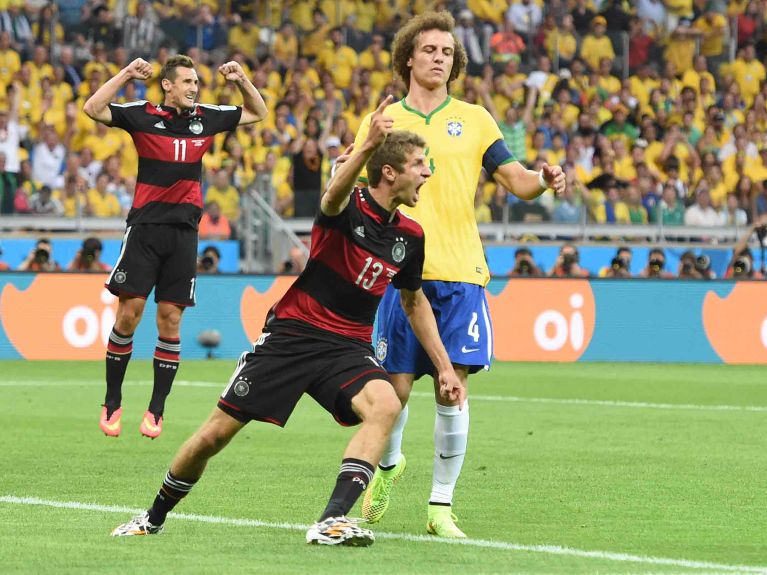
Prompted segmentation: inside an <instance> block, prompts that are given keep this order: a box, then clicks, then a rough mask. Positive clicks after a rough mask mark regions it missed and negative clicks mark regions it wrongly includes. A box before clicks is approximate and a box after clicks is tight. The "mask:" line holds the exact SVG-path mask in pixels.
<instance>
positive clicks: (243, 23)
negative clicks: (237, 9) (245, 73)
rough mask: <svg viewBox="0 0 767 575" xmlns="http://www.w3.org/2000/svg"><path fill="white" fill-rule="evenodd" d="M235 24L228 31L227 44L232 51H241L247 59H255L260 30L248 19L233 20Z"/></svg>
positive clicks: (259, 40) (259, 41)
mask: <svg viewBox="0 0 767 575" xmlns="http://www.w3.org/2000/svg"><path fill="white" fill-rule="evenodd" d="M235 22H237V23H236V24H235V25H234V26H232V27H231V28H230V29H229V37H228V39H227V44H228V46H229V48H230V49H232V50H240V51H242V52H243V53H244V54H245V55H246V56H247V57H248V58H251V59H252V58H255V57H256V50H257V49H258V46H259V44H260V43H261V37H260V30H259V29H258V26H256V24H255V22H253V20H251V19H250V18H243V19H240V18H239V17H237V18H236V19H235Z"/></svg>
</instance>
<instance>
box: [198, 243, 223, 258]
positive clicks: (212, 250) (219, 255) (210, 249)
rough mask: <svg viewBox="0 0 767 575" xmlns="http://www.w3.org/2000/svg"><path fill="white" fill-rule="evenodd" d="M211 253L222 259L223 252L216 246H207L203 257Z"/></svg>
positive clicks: (203, 251)
mask: <svg viewBox="0 0 767 575" xmlns="http://www.w3.org/2000/svg"><path fill="white" fill-rule="evenodd" d="M210 252H212V253H214V254H215V255H216V257H217V258H218V259H221V252H220V251H218V248H217V247H216V246H205V249H203V250H202V254H203V255H205V254H207V253H210Z"/></svg>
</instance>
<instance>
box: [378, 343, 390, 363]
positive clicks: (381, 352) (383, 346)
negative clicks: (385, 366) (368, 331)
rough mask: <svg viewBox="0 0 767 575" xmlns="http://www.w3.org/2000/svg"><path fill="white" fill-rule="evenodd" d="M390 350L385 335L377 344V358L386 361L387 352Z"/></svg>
mask: <svg viewBox="0 0 767 575" xmlns="http://www.w3.org/2000/svg"><path fill="white" fill-rule="evenodd" d="M388 350H389V344H388V343H387V341H386V338H385V337H382V338H381V339H379V340H378V343H377V344H376V359H377V360H378V361H384V360H385V359H386V352H387V351H388Z"/></svg>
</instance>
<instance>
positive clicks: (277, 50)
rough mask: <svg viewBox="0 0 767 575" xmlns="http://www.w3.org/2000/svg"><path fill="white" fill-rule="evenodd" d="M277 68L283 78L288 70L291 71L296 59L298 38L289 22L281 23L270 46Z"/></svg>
mask: <svg viewBox="0 0 767 575" xmlns="http://www.w3.org/2000/svg"><path fill="white" fill-rule="evenodd" d="M272 52H273V54H274V59H275V61H276V63H277V68H278V69H279V71H280V73H281V74H282V75H283V76H284V75H285V73H286V72H287V71H288V70H292V69H293V66H295V64H296V58H298V38H297V37H296V30H295V28H294V27H293V24H292V23H290V22H283V23H282V26H280V30H279V31H278V32H277V34H276V35H275V37H274V45H273V46H272Z"/></svg>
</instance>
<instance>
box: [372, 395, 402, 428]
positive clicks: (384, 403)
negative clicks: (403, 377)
mask: <svg viewBox="0 0 767 575" xmlns="http://www.w3.org/2000/svg"><path fill="white" fill-rule="evenodd" d="M373 408H374V412H375V415H374V417H376V418H377V419H379V420H381V422H382V423H384V424H385V425H388V426H389V427H391V426H392V425H394V422H395V421H396V419H397V417H399V414H400V412H401V411H402V403H401V402H400V399H399V398H398V397H397V394H396V393H394V390H393V389H391V388H388V389H386V388H383V389H381V390H380V391H378V392H377V393H376V397H375V399H374V402H373Z"/></svg>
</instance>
